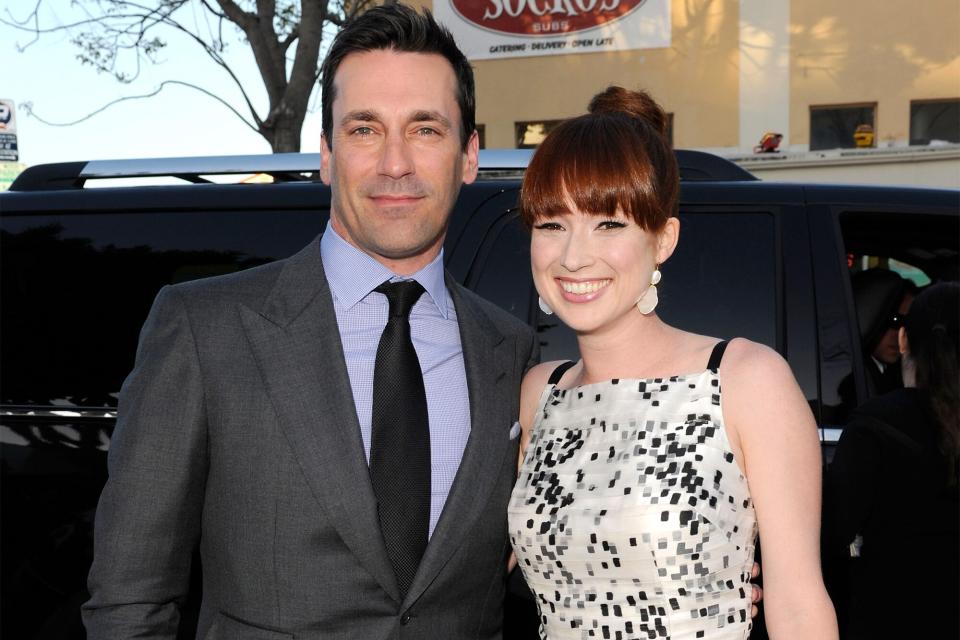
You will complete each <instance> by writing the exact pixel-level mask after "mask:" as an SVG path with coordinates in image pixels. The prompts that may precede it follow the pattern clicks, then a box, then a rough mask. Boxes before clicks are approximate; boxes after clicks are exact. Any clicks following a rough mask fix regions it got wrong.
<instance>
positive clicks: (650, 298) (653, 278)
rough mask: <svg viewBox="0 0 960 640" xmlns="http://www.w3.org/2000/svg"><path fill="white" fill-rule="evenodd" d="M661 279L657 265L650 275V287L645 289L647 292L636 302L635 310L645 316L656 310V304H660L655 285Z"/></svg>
mask: <svg viewBox="0 0 960 640" xmlns="http://www.w3.org/2000/svg"><path fill="white" fill-rule="evenodd" d="M662 277H663V275H662V274H661V273H660V265H657V268H656V269H654V270H653V273H652V274H650V286H649V287H647V290H646V291H644V293H643V295H642V296H640V299H639V300H637V310H638V311H639V312H640V313H642V314H643V315H645V316H646V315H650V314H651V313H653V310H654V309H656V308H657V303H658V302H660V298H659V296H658V295H657V285H658V284H659V283H660V279H661V278H662Z"/></svg>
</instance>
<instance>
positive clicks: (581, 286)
mask: <svg viewBox="0 0 960 640" xmlns="http://www.w3.org/2000/svg"><path fill="white" fill-rule="evenodd" d="M608 284H610V280H590V281H589V282H570V281H568V280H561V281H560V286H561V287H563V290H564V291H566V292H567V293H574V294H578V295H582V294H585V293H595V292H597V291H599V290H600V289H603V288H604V287H605V286H607V285H608Z"/></svg>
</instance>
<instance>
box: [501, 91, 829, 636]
mask: <svg viewBox="0 0 960 640" xmlns="http://www.w3.org/2000/svg"><path fill="white" fill-rule="evenodd" d="M666 122H667V120H666V116H665V114H664V112H663V110H662V109H661V108H660V106H659V105H657V104H656V102H654V101H653V99H652V98H650V97H649V96H648V95H647V94H645V93H642V92H633V91H627V90H625V89H622V88H619V87H611V88H609V89H607V90H606V91H604V92H603V93H601V94H599V95H597V96H596V97H595V98H594V99H593V101H592V102H591V105H590V113H588V114H586V115H584V116H580V117H578V118H574V119H572V120H569V121H567V122H565V123H563V124H561V125H560V126H559V127H557V129H555V130H554V131H553V132H552V133H550V135H549V136H547V138H546V140H545V141H544V142H543V143H542V144H541V145H540V147H539V149H538V150H537V152H536V153H535V155H534V157H533V159H532V161H531V163H530V166H529V167H528V169H527V172H526V176H525V178H524V183H523V189H522V194H521V209H522V216H523V219H524V221H525V223H526V224H527V225H528V227H530V228H531V231H532V242H531V262H532V268H533V275H534V281H535V283H536V286H537V290H538V292H539V293H540V296H541V306H542V307H543V308H544V311H546V312H555V313H556V314H557V315H558V316H559V318H560V319H561V320H563V321H564V322H565V323H566V324H567V325H569V326H570V327H571V328H573V329H574V330H575V331H576V333H577V338H578V344H579V348H580V355H581V360H580V361H578V362H576V363H557V362H552V363H544V364H541V365H539V366H537V367H535V368H533V369H532V370H531V371H530V372H529V373H528V374H527V376H526V378H525V379H524V382H523V388H522V391H521V416H520V422H521V426H522V427H523V432H524V433H523V441H522V442H523V444H522V450H521V466H520V473H519V477H518V481H517V485H516V488H515V489H514V493H513V497H512V499H511V503H510V536H511V542H512V543H513V546H514V550H515V552H516V556H517V559H518V562H519V565H520V567H521V569H522V570H523V573H524V578H525V579H526V580H527V583H528V585H529V586H530V588H531V589H532V590H533V592H534V594H535V596H536V599H537V604H538V608H539V612H540V620H541V636H542V637H544V638H549V639H550V640H565V639H574V638H576V639H583V638H616V639H621V640H626V639H628V638H644V639H646V638H673V639H675V640H677V639H681V638H714V639H718V638H738V639H742V638H746V637H747V636H748V635H749V631H750V624H751V623H750V615H749V612H750V606H751V602H750V591H751V588H750V584H749V580H750V568H751V565H752V563H753V552H754V547H755V543H756V537H757V531H758V529H759V534H760V536H761V537H762V539H763V561H764V574H765V580H764V592H765V603H766V607H765V612H766V622H767V629H768V631H769V632H770V635H771V637H772V638H815V639H817V640H829V639H830V638H836V636H837V629H836V620H835V616H834V612H833V608H832V605H831V603H830V600H829V598H828V596H827V594H826V591H825V589H824V586H823V581H822V578H821V574H820V564H819V526H820V521H819V517H820V450H819V443H818V439H817V430H816V425H815V423H814V420H813V416H812V415H811V413H810V409H809V407H808V406H807V403H806V400H805V399H804V397H803V394H802V393H801V392H800V389H799V388H798V386H797V383H796V381H795V380H794V378H793V375H792V373H791V371H790V368H789V367H788V365H787V364H786V363H785V362H784V360H783V359H782V358H781V357H780V356H779V355H778V354H777V353H776V352H775V351H773V350H771V349H769V348H767V347H765V346H763V345H760V344H756V343H753V342H750V341H748V340H744V339H734V340H732V341H730V342H729V345H728V344H727V343H726V342H720V341H718V340H717V339H716V338H711V337H708V336H701V335H695V334H691V333H687V332H685V331H682V330H681V329H678V328H674V327H671V326H669V325H667V324H665V323H664V322H663V321H661V320H660V319H659V318H658V317H657V314H656V313H655V307H656V304H657V288H656V285H657V283H658V282H659V280H660V272H659V266H660V265H661V264H663V263H664V262H666V260H667V259H668V258H669V257H670V255H671V253H672V252H673V249H674V247H675V246H676V243H677V239H678V235H679V223H678V220H677V218H676V217H675V216H676V211H677V199H678V194H679V177H678V175H679V174H678V169H677V164H676V160H675V158H674V155H673V152H672V149H671V148H670V144H669V142H668V140H667V138H666V136H665V132H666ZM676 295H679V292H677V293H676ZM703 312H704V313H707V314H709V313H713V312H714V311H713V310H712V309H710V308H707V307H705V308H704V309H703ZM721 383H722V386H721Z"/></svg>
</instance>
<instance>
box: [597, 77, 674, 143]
mask: <svg viewBox="0 0 960 640" xmlns="http://www.w3.org/2000/svg"><path fill="white" fill-rule="evenodd" d="M587 111H588V112H589V113H593V114H600V113H621V114H624V115H627V116H630V117H631V118H636V119H637V120H641V121H643V122H645V123H647V124H648V125H649V126H650V127H652V128H653V130H654V131H656V132H658V133H659V134H660V135H662V136H666V135H667V124H668V121H667V114H666V112H664V110H663V108H662V107H661V106H660V105H659V104H657V101H656V100H654V99H653V98H652V97H650V94H649V93H647V92H646V91H642V90H641V91H629V90H627V89H624V88H623V87H617V86H611V87H607V88H606V89H605V90H604V91H601V92H600V93H598V94H597V95H595V96H593V99H592V100H590V106H589V107H587Z"/></svg>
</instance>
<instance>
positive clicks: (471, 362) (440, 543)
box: [405, 274, 520, 603]
mask: <svg viewBox="0 0 960 640" xmlns="http://www.w3.org/2000/svg"><path fill="white" fill-rule="evenodd" d="M447 288H448V289H449V290H450V293H451V296H452V298H453V302H454V306H455V308H456V310H457V321H458V323H459V325H460V342H461V346H462V348H463V361H464V366H465V368H466V374H467V389H468V393H469V396H470V437H469V438H468V440H467V446H466V449H465V450H464V452H463V459H462V460H461V462H460V467H459V468H458V470H457V475H456V477H455V478H454V482H453V486H452V487H451V488H450V493H449V495H448V496H447V501H446V503H445V505H444V507H443V513H442V514H441V515H440V520H439V521H438V522H437V526H436V528H435V529H434V532H433V536H432V537H431V538H430V544H429V545H428V546H427V550H426V553H425V554H424V557H423V560H422V561H421V563H420V569H419V570H418V572H417V575H416V577H415V579H414V582H413V584H412V585H411V587H410V592H409V593H408V594H407V598H406V601H405V602H408V603H410V602H413V601H414V600H416V598H418V597H419V596H420V595H421V594H422V593H423V591H424V590H425V589H426V588H427V587H428V586H429V585H430V583H431V582H432V581H433V580H434V578H436V576H437V574H438V573H439V572H440V570H441V569H442V568H443V566H444V565H445V564H446V563H447V561H448V560H449V559H450V557H451V556H452V555H453V553H454V551H456V550H457V548H458V547H459V546H460V545H461V544H463V542H464V541H465V540H466V539H467V538H468V537H469V536H470V531H471V529H472V528H473V527H475V526H476V520H477V518H478V517H479V515H480V512H481V510H482V507H483V505H484V504H486V502H487V499H488V498H489V495H490V491H491V490H492V488H493V486H494V485H495V484H496V481H497V479H498V471H500V470H501V468H502V465H503V462H504V456H505V455H506V453H507V449H508V448H509V447H510V444H511V443H510V439H509V430H510V422H509V421H510V420H511V419H512V418H511V416H510V414H509V407H510V404H509V403H508V402H505V401H504V398H505V397H507V395H506V394H510V393H517V394H519V393H520V390H519V388H517V389H507V388H506V385H507V384H509V378H508V376H507V372H508V371H510V369H511V367H513V366H514V358H515V354H514V352H513V350H512V349H511V348H510V347H511V346H512V345H510V344H509V343H507V342H505V341H504V338H503V335H502V334H501V333H500V332H499V330H498V329H497V328H496V327H495V326H494V325H493V323H492V322H490V320H489V319H488V318H487V316H486V314H485V313H484V312H483V310H482V309H481V308H480V307H478V306H477V305H476V304H475V303H474V302H473V301H472V300H471V299H470V298H469V297H467V296H465V295H464V294H463V293H462V290H461V288H460V285H458V284H457V283H456V282H455V281H454V279H453V278H452V277H451V276H450V275H449V274H447ZM504 535H506V532H504Z"/></svg>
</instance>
